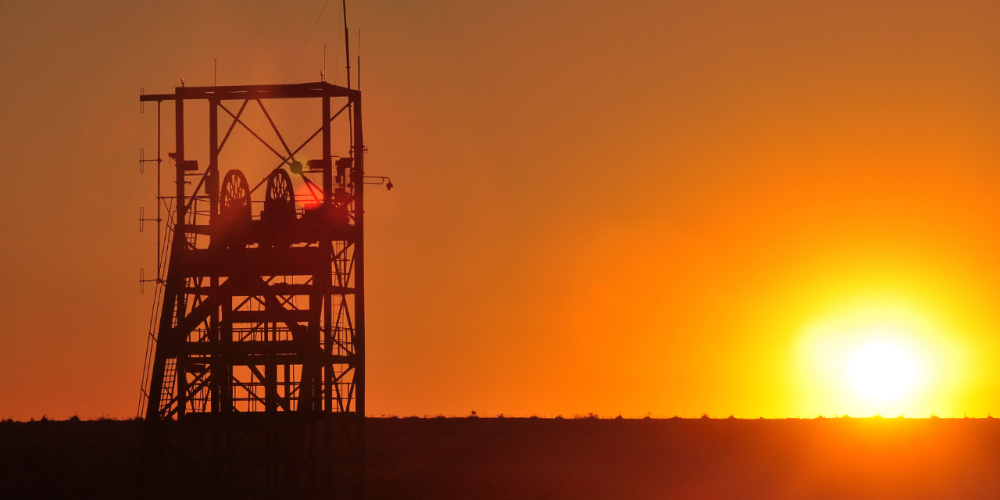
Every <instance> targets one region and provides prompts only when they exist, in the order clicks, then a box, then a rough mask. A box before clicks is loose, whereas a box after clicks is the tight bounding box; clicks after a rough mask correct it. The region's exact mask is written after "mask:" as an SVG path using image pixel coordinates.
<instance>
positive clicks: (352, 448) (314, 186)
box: [140, 82, 365, 498]
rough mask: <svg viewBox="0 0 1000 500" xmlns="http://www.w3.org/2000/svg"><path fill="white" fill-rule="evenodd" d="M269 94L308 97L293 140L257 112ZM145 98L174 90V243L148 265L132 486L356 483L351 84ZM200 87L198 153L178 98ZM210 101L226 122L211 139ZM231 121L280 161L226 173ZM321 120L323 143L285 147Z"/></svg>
mask: <svg viewBox="0 0 1000 500" xmlns="http://www.w3.org/2000/svg"><path fill="white" fill-rule="evenodd" d="M272 99H308V100H311V101H319V102H318V103H317V104H319V106H318V108H319V109H317V110H316V111H317V113H316V115H315V116H314V117H308V116H307V117H298V118H297V119H301V120H305V121H306V122H308V121H314V122H315V123H316V124H317V125H318V126H319V128H318V130H317V131H316V133H314V134H313V135H312V136H311V137H310V138H309V139H307V140H306V141H305V142H304V143H303V144H302V145H301V146H300V147H299V148H297V149H295V150H292V149H291V148H290V147H289V145H288V144H287V143H286V141H285V138H284V137H283V136H282V134H281V132H280V131H279V129H278V127H277V125H276V124H275V121H274V120H273V119H272V118H271V115H270V114H269V113H268V110H267V109H266V107H265V105H264V102H263V100H272ZM140 100H141V101H142V102H143V103H145V102H156V103H157V106H158V116H159V106H160V105H161V104H162V103H163V102H164V101H173V104H174V106H175V126H176V149H175V152H173V153H169V157H170V158H172V159H173V163H174V166H175V169H176V177H175V184H176V194H174V195H173V196H169V197H167V196H161V197H160V198H161V199H160V200H159V201H163V200H166V202H165V203H164V206H166V207H168V214H167V217H166V218H165V219H164V220H165V222H166V229H167V231H166V233H165V234H166V235H167V236H166V237H165V238H164V239H163V241H164V242H165V243H166V244H168V245H169V248H168V249H166V250H167V251H164V252H162V253H163V255H168V256H169V257H168V258H167V259H166V266H165V267H164V269H165V270H164V271H161V273H160V276H158V278H157V280H156V281H158V290H157V292H158V295H157V297H158V300H159V304H160V305H159V307H155V306H154V311H158V319H157V320H156V324H157V327H156V336H155V349H152V348H151V349H150V350H149V352H150V353H152V352H155V354H153V355H152V356H151V362H150V361H147V373H146V374H145V375H144V392H143V394H144V396H145V410H144V412H145V421H146V424H145V426H146V427H145V432H144V435H143V447H142V462H141V469H142V472H141V474H140V495H141V496H144V497H170V498H236V497H240V498H339V497H343V498H350V497H358V496H360V495H361V494H362V484H363V475H364V414H365V306H364V298H365V293H364V276H365V265H364V184H365V182H364V181H365V176H364V151H365V148H364V141H363V135H362V119H361V93H360V92H359V91H357V90H353V89H350V88H343V87H338V86H335V85H331V84H329V83H326V82H317V83H308V84H295V85H247V86H216V87H183V86H182V87H177V88H176V89H175V91H174V93H173V94H159V95H142V96H141V97H140ZM199 101H205V102H207V104H208V121H209V123H208V131H209V137H208V144H209V148H208V149H209V152H208V158H207V165H206V166H205V167H204V169H200V168H199V166H198V162H197V161H196V160H193V159H190V158H188V156H187V155H186V154H185V148H184V137H185V136H184V110H185V105H186V104H189V103H192V102H199ZM248 106H249V107H259V109H260V111H261V112H262V113H263V116H265V117H266V118H267V122H268V123H269V125H270V127H271V129H272V130H273V132H274V135H275V136H276V137H277V138H278V139H279V140H280V146H277V145H271V144H269V143H268V142H267V141H265V140H264V139H263V138H262V137H261V135H260V134H259V133H258V132H257V131H254V130H253V129H252V127H250V126H248V125H247V124H246V123H245V122H244V119H243V118H241V117H242V116H243V115H244V111H245V110H246V109H247V108H248ZM331 106H334V107H331ZM220 110H221V111H222V112H223V113H224V118H225V119H224V122H226V125H227V126H228V130H225V131H224V135H223V137H222V140H221V141H220V140H219V135H220V123H219V121H220V120H219V112H220ZM338 117H339V118H340V119H342V120H349V121H350V125H349V130H350V132H349V134H348V135H349V138H348V144H340V145H339V146H340V147H342V148H343V149H342V150H338V152H342V153H344V154H343V155H342V157H339V158H338V157H335V156H334V155H333V147H334V145H333V144H332V140H333V137H332V135H333V134H332V133H331V123H332V122H334V120H335V119H337V118H338ZM262 123H263V121H262ZM237 127H241V128H242V129H245V130H246V131H248V132H249V133H250V134H251V135H252V136H253V137H254V138H255V139H256V140H258V141H260V142H261V143H263V144H264V145H265V146H266V147H267V148H268V149H270V151H272V152H273V153H274V154H275V155H276V162H277V163H278V164H277V166H276V167H275V168H274V169H273V170H271V171H270V173H269V174H267V175H265V176H263V178H260V179H253V181H255V182H253V183H252V184H251V182H250V181H251V179H247V177H246V176H245V175H244V174H243V173H242V172H241V171H239V170H228V171H226V172H225V173H224V174H222V173H221V172H222V170H221V169H220V165H219V153H220V151H221V150H222V148H223V147H224V146H225V144H226V141H227V140H228V139H229V137H230V134H231V133H232V132H233V130H234V129H236V128H237ZM317 136H319V137H320V140H321V141H322V156H321V157H320V158H315V159H310V160H308V161H307V162H305V163H306V165H305V166H303V163H302V162H300V161H298V160H296V159H295V155H296V154H298V153H299V151H301V150H302V149H303V148H304V147H305V146H306V145H307V144H308V143H310V141H312V140H313V139H315V138H316V137H317ZM279 147H280V149H279ZM160 160H161V159H160V158H159V154H158V157H157V159H156V160H153V161H157V165H158V167H159V161H160ZM147 161H151V160H147ZM290 174H291V175H290ZM292 175H296V176H300V177H301V179H302V181H303V182H304V183H305V184H306V185H307V186H308V187H309V190H310V191H311V192H313V193H314V197H315V198H314V203H311V204H303V203H299V202H297V200H296V195H295V193H294V190H293V186H292V180H291V176H292ZM315 178H320V179H321V180H320V182H318V183H317V182H315V181H314V180H313V179H315ZM191 186H194V187H193V189H191ZM252 198H256V199H252ZM300 201H301V200H300ZM206 203H207V206H205V205H206ZM170 207H172V209H171V208H170ZM159 219H160V216H158V217H157V220H158V222H159Z"/></svg>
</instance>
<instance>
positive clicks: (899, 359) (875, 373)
mask: <svg viewBox="0 0 1000 500" xmlns="http://www.w3.org/2000/svg"><path fill="white" fill-rule="evenodd" d="M797 363H798V366H799V374H800V377H799V383H800V384H801V385H800V387H801V389H802V390H803V393H802V394H803V396H802V398H803V399H802V401H801V402H802V404H803V405H804V406H806V407H807V408H809V409H810V410H811V411H812V412H814V414H828V415H837V414H839V415H843V414H849V415H851V416H871V415H877V414H881V415H893V416H896V415H901V414H902V415H906V416H929V415H930V414H932V413H935V412H942V411H943V407H946V405H947V404H948V401H951V400H952V398H954V397H955V395H956V394H960V393H961V392H962V391H963V390H964V385H965V380H966V377H967V375H968V373H969V370H970V369H971V364H972V359H970V358H968V357H967V353H965V352H964V350H963V349H962V347H961V336H960V335H958V334H957V333H956V330H955V328H954V327H952V326H951V325H948V324H947V323H945V322H943V321H942V320H941V319H940V316H938V315H935V314H933V311H932V310H931V309H929V308H927V307H925V306H922V305H919V304H918V303H916V302H911V301H906V300H900V299H898V298H897V299H891V298H889V297H874V296H869V297H865V298H861V297H859V299H858V300H857V301H856V302H854V303H853V304H849V303H842V304H841V305H840V306H839V307H836V308H833V309H831V310H830V311H829V313H828V314H827V315H824V316H823V317H822V318H821V319H817V320H815V321H814V322H812V323H811V324H810V325H808V326H807V327H806V328H805V330H804V332H803V337H802V343H801V344H800V351H799V354H798V355H797Z"/></svg>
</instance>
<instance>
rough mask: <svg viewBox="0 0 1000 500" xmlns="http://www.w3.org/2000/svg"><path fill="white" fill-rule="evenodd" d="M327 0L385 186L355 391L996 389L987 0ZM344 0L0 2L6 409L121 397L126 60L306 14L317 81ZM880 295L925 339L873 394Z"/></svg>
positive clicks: (234, 60)
mask: <svg viewBox="0 0 1000 500" xmlns="http://www.w3.org/2000/svg"><path fill="white" fill-rule="evenodd" d="M321 11H322V15H320V12H321ZM348 11H349V15H350V16H351V17H350V23H351V28H352V31H353V34H354V36H352V38H355V39H356V35H357V31H356V30H357V28H360V29H361V32H362V40H361V56H362V91H363V93H364V96H365V112H366V116H365V120H366V121H365V138H366V141H367V143H368V144H367V145H368V147H369V150H370V151H369V155H368V156H367V167H368V171H369V172H368V173H371V174H375V175H390V176H391V177H392V179H393V182H394V184H395V185H396V186H397V188H396V189H394V190H393V191H392V192H391V193H387V192H384V191H375V192H374V193H373V194H372V195H371V196H370V201H369V202H368V203H367V207H366V208H367V210H368V211H367V214H368V219H367V222H368V228H367V229H368V235H367V236H368V244H367V250H368V252H369V253H368V260H367V263H368V271H367V272H368V283H367V284H368V293H369V295H368V321H369V326H368V328H369V346H368V353H369V357H368V363H369V365H368V366H369V368H368V374H369V381H370V382H369V386H368V387H369V394H368V401H369V403H368V405H369V412H370V413H371V414H373V415H382V414H399V415H411V414H415V415H437V414H445V415H464V414H467V413H468V412H469V411H472V410H476V411H477V412H479V413H480V414H497V413H504V414H508V415H530V414H538V415H543V416H544V415H548V416H554V415H556V414H563V415H567V416H568V415H573V414H583V413H588V412H595V413H599V414H604V415H616V414H618V413H622V414H624V415H626V416H640V415H645V414H647V412H651V413H652V414H653V415H658V416H670V415H674V414H680V415H688V416H694V415H700V414H701V413H702V412H707V413H708V414H710V415H715V416H724V415H728V414H735V415H737V416H746V417H756V416H761V415H763V416H768V417H783V416H797V415H801V416H811V415H817V414H826V415H834V414H843V413H851V414H852V415H863V414H874V413H876V412H879V413H882V414H884V415H892V416H895V414H898V413H904V414H906V415H907V416H927V415H929V414H930V413H932V412H934V413H937V414H938V415H943V416H944V415H957V416H961V415H963V414H968V415H970V416H985V415H986V414H987V413H988V412H991V411H992V412H998V411H1000V384H998V383H997V382H996V381H998V380H1000V366H998V363H997V362H996V359H997V356H998V355H1000V308H998V307H997V306H996V298H997V297H1000V265H998V264H1000V236H998V235H1000V196H998V195H1000V165H998V162H1000V141H998V140H997V137H1000V118H998V117H1000V100H998V96H1000V93H998V92H997V89H998V84H1000V64H998V63H997V61H998V59H997V54H998V49H1000V30H997V29H996V26H998V25H1000V6H998V5H997V4H996V3H995V2H937V3H931V2H881V3H873V2H839V1H838V2H827V3H822V2H782V3H778V2H768V3H766V4H765V5H762V4H761V3H759V2H701V1H698V2H632V3H630V4H629V5H627V6H624V7H623V6H622V5H619V2H586V3H583V2H546V3H545V5H539V3H538V2H510V3H504V4H492V3H482V4H481V3H476V2H429V3H427V4H421V3H419V2H386V3H380V2H372V1H364V2H349V3H348ZM339 12H340V10H339V3H337V2H331V3H330V4H329V5H327V6H326V9H325V10H323V2H322V1H310V2H283V3H281V4H280V5H277V4H276V5H266V6H262V5H254V6H249V7H248V6H247V4H246V3H244V2H231V3H222V4H206V3H205V2H187V3H185V2H178V3H177V5H176V6H173V5H172V6H171V8H169V9H167V8H165V7H154V6H150V5H134V4H133V3H129V2H122V3H121V4H113V3H105V4H98V3H90V2H88V3H87V5H86V6H82V5H77V4H76V3H67V4H66V5H61V6H57V5H52V4H43V3H40V2H3V3H0V417H3V418H6V417H13V418H22V419H27V418H29V417H35V418H38V417H41V416H42V415H48V416H49V417H50V418H65V417H67V416H69V415H72V414H79V415H80V416H81V417H97V416H100V415H109V416H115V417H128V416H132V415H134V413H135V408H136V403H137V400H138V390H139V382H140V376H141V370H142V362H143V359H142V358H143V348H144V345H145V331H146V328H147V324H148V321H149V312H150V311H149V308H150V306H151V299H152V295H151V294H150V293H147V294H145V295H140V294H139V293H138V288H139V287H138V284H137V283H136V280H137V279H138V270H139V268H140V267H144V268H145V269H146V270H147V273H148V272H149V270H150V269H155V254H154V249H155V242H154V236H153V235H152V233H151V232H150V231H147V232H145V233H142V234H140V233H138V232H137V229H138V228H137V227H136V226H137V222H136V218H137V216H138V211H139V207H140V206H144V207H146V209H147V213H149V212H148V211H149V210H151V209H152V208H153V207H154V206H155V204H154V202H153V200H152V196H153V194H154V192H155V189H154V183H153V182H154V179H155V178H154V177H153V176H151V174H150V173H149V171H147V173H146V174H145V175H143V176H140V175H139V173H138V168H137V166H136V159H137V157H138V150H139V148H140V147H145V148H146V150H147V152H148V151H150V150H155V114H152V113H150V112H149V109H150V108H147V113H146V114H142V115H140V114H139V113H138V111H139V106H138V102H137V101H138V93H139V89H140V88H141V87H144V88H145V89H146V91H147V92H149V93H153V92H169V91H170V90H171V89H172V88H173V87H174V86H177V85H178V84H179V82H180V78H182V77H183V78H185V79H186V81H187V83H188V85H210V84H212V78H213V75H212V64H213V62H212V59H213V58H218V61H219V62H218V82H219V84H245V83H281V82H286V81H287V82H289V83H292V82H302V81H313V80H317V79H318V73H319V70H320V68H321V67H322V51H323V45H324V44H326V45H327V46H328V48H327V51H328V57H327V65H328V68H329V74H330V80H334V79H336V80H335V81H336V82H337V83H340V84H343V83H344V71H343V69H342V68H341V69H340V70H339V72H337V73H336V74H334V72H335V66H342V65H343V61H344V59H343V56H342V55H340V56H339V59H338V54H342V50H343V46H342V43H338V40H339V37H342V33H341V32H340V31H339V26H340V22H341V18H340V14H339ZM317 16H319V18H318V19H319V20H318V22H317ZM314 23H315V26H316V27H315V30H313V31H312V32H311V36H310V29H311V28H312V26H313V25H314ZM352 43H354V42H352ZM356 49H357V46H356V45H355V46H353V47H352V50H356ZM300 52H301V56H300V57H299V54H300ZM297 57H298V61H297V62H296V58H297ZM280 112H281V111H279V113H280ZM283 112H284V113H285V115H286V116H288V115H289V114H290V113H292V112H293V110H292V109H291V108H289V109H286V110H284V111H283ZM165 120H166V121H165V122H164V123H165V125H166V127H165V128H167V129H168V130H169V124H170V123H172V122H171V121H170V120H172V114H168V113H165ZM172 140H173V138H172V134H171V133H169V132H167V133H165V135H164V144H165V146H166V145H169V144H171V143H172ZM234 140H235V139H234ZM236 144H237V146H238V149H237V150H239V148H242V150H243V151H246V156H245V158H243V160H242V162H244V163H245V164H246V165H247V168H249V165H252V164H254V163H255V162H256V161H257V160H264V159H266V158H267V156H265V153H266V151H262V150H259V148H254V147H250V148H247V146H246V144H247V142H245V141H244V142H243V143H236ZM240 144H242V145H240ZM166 150H171V148H170V147H169V146H166ZM268 162H269V163H270V160H268ZM872 325H875V326H872ZM879 325H882V326H885V328H887V330H885V331H890V334H886V335H889V336H890V337H893V339H894V340H893V341H894V342H897V343H898V344H899V345H902V346H904V347H905V348H906V349H909V351H910V352H911V353H912V354H913V355H914V356H915V357H916V358H918V361H919V362H920V363H921V365H920V366H921V376H922V379H921V381H920V383H919V384H918V386H917V389H915V390H914V392H913V393H912V394H911V395H910V396H908V398H906V399H905V400H901V401H896V402H893V403H891V404H889V403H885V404H883V403H872V402H866V401H862V400H861V399H860V396H859V395H857V394H855V393H852V392H851V391H850V390H849V389H848V388H846V385H845V384H846V378H847V376H846V374H845V372H844V370H846V365H845V363H846V361H844V360H846V359H847V357H849V356H850V354H851V352H853V351H852V350H854V349H857V348H858V347H859V346H862V345H864V344H865V342H868V341H869V340H870V339H868V337H866V335H869V334H868V333H866V332H869V331H870V330H871V329H872V328H875V327H878V328H881V327H882V326H879ZM886 325H888V326H886Z"/></svg>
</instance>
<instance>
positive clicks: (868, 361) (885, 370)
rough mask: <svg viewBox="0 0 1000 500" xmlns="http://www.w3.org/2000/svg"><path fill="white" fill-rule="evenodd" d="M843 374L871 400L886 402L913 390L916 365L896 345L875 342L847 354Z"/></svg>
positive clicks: (904, 351) (917, 374)
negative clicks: (852, 353) (850, 354)
mask: <svg viewBox="0 0 1000 500" xmlns="http://www.w3.org/2000/svg"><path fill="white" fill-rule="evenodd" d="M847 374H848V377H849V378H850V381H851V385H852V386H853V387H854V389H855V390H856V391H857V392H858V393H859V394H861V395H862V396H864V397H865V398H867V399H869V400H872V401H879V402H888V401H894V400H896V399H899V398H900V397H902V396H905V395H907V394H908V393H909V392H911V391H912V390H913V388H914V386H915V385H916V382H917V378H918V376H919V367H918V366H917V362H916V360H915V359H914V357H913V356H912V355H910V354H909V353H908V352H906V350H904V349H903V348H901V347H900V346H899V345H896V344H894V343H891V342H875V343H871V344H867V345H865V346H864V347H862V348H861V349H859V350H858V351H857V352H855V353H854V355H853V356H851V358H850V361H849V363H848V367H847Z"/></svg>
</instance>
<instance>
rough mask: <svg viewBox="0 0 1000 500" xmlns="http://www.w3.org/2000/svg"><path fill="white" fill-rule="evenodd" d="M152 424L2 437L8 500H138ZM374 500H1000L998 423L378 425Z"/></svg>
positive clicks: (45, 429)
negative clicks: (144, 442)
mask: <svg viewBox="0 0 1000 500" xmlns="http://www.w3.org/2000/svg"><path fill="white" fill-rule="evenodd" d="M141 426H142V422H140V421H107V420H106V421H89V422H70V421H59V422H55V421H48V422H13V423H0V498H4V499H15V498H131V497H132V492H133V488H134V477H135V473H136V462H137V460H136V459H137V457H138V447H139V440H140V435H141V428H142V427H141ZM366 446H367V464H368V469H367V484H366V493H367V494H366V497H367V498H369V499H389V498H436V499H442V498H443V499H450V498H455V499H458V498H482V499H494V498H495V499H514V498H519V499H523V498H528V499H531V498H538V499H542V498H546V499H551V498H574V499H575V498H595V499H597V498H607V499H611V498H637V499H638V498H643V499H645V498H653V499H656V498H664V499H669V498H760V499H765V498H766V499H781V498H788V499H792V498H816V499H824V498H830V499H833V498H879V499H888V498H906V499H911V498H916V499H920V498H928V499H930V498H966V499H974V498H1000V474H998V472H1000V420H995V419H895V418H892V419H890V418H885V419H883V418H866V419H852V418H840V419H833V418H828V419H810V420H806V419H802V420H799V419H787V420H784V419H783V420H742V419H662V420H661V419H648V420H646V419H642V420H633V419H595V418H586V419H541V418H429V419H426V418H420V419H418V418H398V419H397V418H373V419H369V420H368V421H367V422H366Z"/></svg>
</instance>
